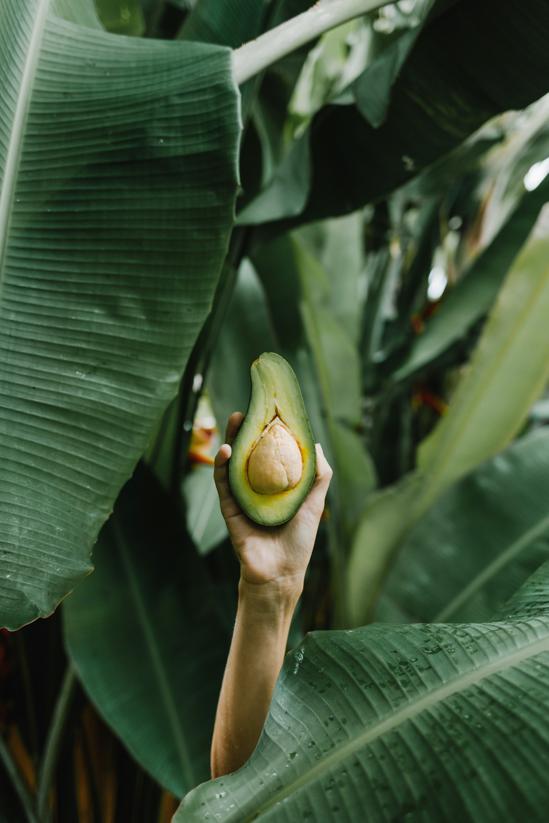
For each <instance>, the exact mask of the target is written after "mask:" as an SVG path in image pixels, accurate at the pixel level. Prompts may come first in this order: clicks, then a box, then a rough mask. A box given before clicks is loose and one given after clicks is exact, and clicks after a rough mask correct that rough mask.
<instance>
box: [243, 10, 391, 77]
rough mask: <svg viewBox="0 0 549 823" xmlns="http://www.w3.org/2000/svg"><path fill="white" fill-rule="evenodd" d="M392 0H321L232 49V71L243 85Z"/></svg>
mask: <svg viewBox="0 0 549 823" xmlns="http://www.w3.org/2000/svg"><path fill="white" fill-rule="evenodd" d="M389 2H390V0H319V2H318V3H316V4H315V5H314V6H312V8H310V9H308V10H307V11H304V12H303V13H302V14H298V15H297V16H296V17H293V18H292V19H291V20H287V21H286V22H285V23H282V24H281V25H280V26H277V27H276V28H275V29H272V30H271V31H267V32H265V34H262V35H261V36H260V37H258V38H257V39H256V40H252V41H251V42H250V43H245V44H244V45H243V46H240V48H239V49H236V50H235V51H234V52H233V74H234V78H235V80H236V82H237V84H238V85H239V86H240V85H242V84H243V83H245V82H246V80H249V79H250V78H251V77H253V76H254V75H255V74H258V72H260V71H263V69H266V68H267V67H268V66H270V65H272V64H273V63H276V61H277V60H280V58H281V57H285V56H286V55H287V54H290V53H291V52H292V51H295V50H296V49H298V48H299V47H300V46H303V45H305V43H308V42H309V41H311V40H314V39H315V38H316V37H319V36H320V35H321V34H324V33H325V32H327V31H330V29H334V28H336V26H340V25H341V24H342V23H347V22H348V21H349V20H352V19H353V18H354V17H360V16H361V15H362V14H366V13H367V12H369V11H374V10H375V9H378V8H380V7H381V6H386V5H388V3H389Z"/></svg>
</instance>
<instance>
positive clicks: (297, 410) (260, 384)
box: [229, 352, 316, 526]
mask: <svg viewBox="0 0 549 823" xmlns="http://www.w3.org/2000/svg"><path fill="white" fill-rule="evenodd" d="M250 376H251V381H252V390H251V395H250V402H249V404H248V410H247V412H246V417H245V419H244V422H243V423H242V426H241V427H240V429H239V431H238V434H237V436H236V438H235V440H234V442H233V445H232V455H231V459H230V461H229V485H230V487H231V491H232V493H233V495H234V497H235V499H236V501H237V503H238V505H239V506H240V508H241V509H242V511H243V512H244V514H246V515H247V517H249V518H250V520H253V521H254V523H258V524H260V525H261V526H280V525H282V524H283V523H287V522H288V520H291V519H292V517H293V516H294V515H295V514H296V512H297V510H298V509H299V507H300V506H301V504H302V503H303V501H304V499H305V497H306V496H307V494H308V492H309V490H310V488H311V486H312V484H313V482H314V479H315V475H316V452H315V441H314V437H313V433H312V431H311V425H310V423H309V418H308V416H307V411H306V409H305V404H304V402H303V397H302V395H301V389H300V388H299V383H298V381H297V377H296V376H295V373H294V371H293V369H292V367H291V366H290V364H289V363H288V362H287V361H286V360H285V359H284V358H283V357H281V356H280V355H279V354H275V353H273V352H265V353H264V354H262V355H261V356H260V357H258V358H257V360H254V362H253V363H252V366H251V369H250ZM277 415H278V417H280V419H281V420H282V421H283V422H284V423H285V424H286V426H287V427H288V429H289V430H290V431H291V433H292V435H293V436H294V438H295V439H296V441H297V443H298V445H299V448H300V451H301V457H302V459H303V474H302V476H301V480H300V481H299V483H298V484H297V486H295V487H294V488H293V489H289V490H288V491H285V492H281V493H279V494H273V495H266V494H257V492H255V491H254V490H253V489H252V488H251V486H250V484H249V482H248V458H249V456H250V453H251V452H252V450H253V448H254V446H255V444H256V442H257V440H258V439H259V437H260V436H261V433H262V432H263V430H264V429H265V427H266V426H268V424H269V423H270V422H271V420H273V418H274V417H276V416H277Z"/></svg>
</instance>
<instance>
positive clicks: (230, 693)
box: [211, 412, 332, 778]
mask: <svg viewBox="0 0 549 823" xmlns="http://www.w3.org/2000/svg"><path fill="white" fill-rule="evenodd" d="M242 420H243V416H242V414H240V412H235V413H234V414H232V415H231V416H230V418H229V422H228V425H227V434H226V441H227V442H226V443H224V444H223V445H222V446H221V448H220V449H219V451H218V453H217V455H216V458H215V468H214V476H215V483H216V486H217V491H218V493H219V501H220V505H221V511H222V514H223V517H224V518H225V522H226V524H227V528H228V530H229V535H230V538H231V541H232V544H233V546H234V549H235V552H236V555H237V558H238V560H239V562H240V582H239V586H238V609H237V614H236V621H235V626H234V631H233V638H232V642H231V648H230V651H229V657H228V660H227V665H226V668H225V675H224V677H223V684H222V687H221V694H220V697H219V703H218V706H217V715H216V719H215V727H214V733H213V740H212V750H211V771H212V777H214V778H215V777H221V776H222V775H224V774H228V773H229V772H233V771H236V769H239V768H240V767H241V766H242V765H243V764H244V763H245V762H246V761H247V760H248V758H249V757H250V755H251V754H252V752H253V750H254V749H255V747H256V744H257V741H258V740H259V736H260V734H261V731H262V729H263V725H264V723H265V719H266V717H267V713H268V711H269V706H270V703H271V698H272V694H273V690H274V686H275V683H276V680H277V678H278V675H279V673H280V669H281V667H282V662H283V659H284V654H285V651H286V643H287V640H288V632H289V629H290V622H291V620H292V615H293V613H294V609H295V607H296V605H297V601H298V600H299V597H300V595H301V592H302V590H303V581H304V578H305V571H306V569H307V566H308V564H309V560H310V557H311V554H312V551H313V547H314V543H315V538H316V533H317V531H318V524H319V522H320V517H321V515H322V512H323V510H324V500H325V498H326V493H327V491H328V486H329V485H330V479H331V477H332V470H331V468H330V466H329V465H328V462H327V460H326V458H325V457H324V454H323V452H322V448H321V447H320V445H319V444H317V445H316V457H317V476H316V479H315V482H314V485H313V487H312V489H311V491H310V492H309V494H308V496H307V498H306V499H305V501H304V502H303V504H302V506H301V508H300V509H299V511H298V512H297V514H296V515H295V517H293V518H292V520H290V522H289V523H286V524H285V525H284V526H278V527H275V528H271V529H265V528H260V527H258V526H256V525H255V524H254V523H252V522H251V521H250V520H248V518H247V517H246V516H245V515H244V514H243V513H242V511H241V510H240V508H239V507H238V505H237V503H236V501H235V500H234V498H233V496H232V494H231V491H230V488H229V482H228V477H227V462H228V460H229V458H230V456H231V446H230V444H231V442H232V441H233V439H234V437H235V435H236V432H237V431H238V428H239V427H240V424H241V423H242Z"/></svg>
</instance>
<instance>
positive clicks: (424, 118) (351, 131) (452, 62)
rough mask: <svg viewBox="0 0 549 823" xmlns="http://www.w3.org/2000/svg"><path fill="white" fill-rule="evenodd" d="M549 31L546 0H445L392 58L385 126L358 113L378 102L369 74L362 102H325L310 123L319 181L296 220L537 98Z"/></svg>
mask: <svg viewBox="0 0 549 823" xmlns="http://www.w3.org/2000/svg"><path fill="white" fill-rule="evenodd" d="M447 6H450V7H449V8H446V7H447ZM439 8H440V12H439ZM408 36H410V37H412V35H408ZM548 36H549V6H548V5H547V2H546V0H531V2H530V3H529V4H528V9H527V12H525V10H524V7H523V6H522V5H521V4H518V3H516V2H514V0H484V2H483V3H481V4H479V3H477V2H476V0H458V2H454V3H450V4H449V3H445V2H444V0H442V2H441V1H440V0H439V2H438V4H437V5H436V6H435V7H434V16H433V18H432V19H431V20H430V21H429V22H428V23H427V25H426V26H425V27H424V29H423V30H422V31H421V33H420V34H419V36H418V37H417V40H416V41H415V43H414V45H413V48H412V49H411V52H410V53H409V55H408V57H407V60H406V63H405V64H404V66H403V67H402V66H401V65H398V60H397V59H396V57H395V58H394V59H393V58H392V59H391V60H389V61H388V62H387V64H386V65H384V66H382V68H381V69H380V71H382V73H383V74H384V75H385V74H386V76H387V78H388V81H389V82H391V72H392V71H393V68H394V67H395V65H397V66H398V70H399V72H400V74H399V76H398V78H397V79H396V82H395V83H394V85H393V86H392V95H391V101H390V104H389V106H388V109H387V112H386V116H385V119H384V121H383V123H382V124H381V125H380V126H379V127H378V128H374V127H373V126H372V125H370V124H369V123H368V122H367V121H366V119H365V118H364V117H363V115H362V114H361V113H360V111H359V109H360V108H362V109H363V110H364V111H370V110H374V109H375V105H374V104H375V99H376V96H377V90H378V88H379V78H374V77H371V78H370V80H369V79H368V76H367V75H366V77H365V79H364V82H363V83H362V84H357V86H356V103H357V105H356V106H351V105H347V106H338V105H332V106H327V107H325V108H324V109H323V110H322V111H321V112H320V113H319V114H318V115H317V117H316V118H315V120H314V121H313V124H312V129H311V162H312V167H313V176H312V184H311V187H310V193H309V198H308V203H307V206H306V208H305V210H304V212H303V213H302V215H301V216H300V217H299V218H297V219H296V220H294V221H293V223H296V222H299V221H305V222H307V221H310V220H314V219H318V218H321V217H326V216H333V215H336V214H343V213H347V212H350V211H353V210H355V209H357V208H358V207H359V206H362V205H363V204H364V203H368V202H371V201H373V200H376V199H379V198H380V197H382V196H385V195H387V194H388V193H390V192H391V191H393V190H394V189H395V188H397V187H398V186H399V185H401V184H402V183H404V182H405V181H406V180H409V179H410V178H411V177H413V176H415V175H416V174H417V172H418V171H420V170H421V169H422V168H425V167H426V166H428V165H430V164H431V163H433V162H434V161H435V160H437V159H438V158H440V157H443V156H444V155H445V154H447V153H448V152H449V151H451V150H452V149H453V148H455V147H456V146H458V145H459V144H460V143H461V142H462V141H463V140H464V139H465V138H466V137H467V136H468V135H470V134H472V133H473V132H474V131H476V129H478V128H479V127H480V126H481V125H482V124H483V123H485V122H486V121H487V120H489V119H490V118H491V117H493V116H494V115H496V114H498V113H499V112H502V111H506V110H508V109H522V108H524V107H525V106H527V105H529V104H530V103H532V102H533V101H534V100H537V99H538V98H540V97H541V96H542V95H543V94H545V93H546V92H547V81H546V78H547V74H548V72H549V51H548V49H547V48H546V42H547V37H548ZM487 44H489V48H487ZM395 61H396V62H395ZM517 66H520V71H517V70H516V68H517ZM368 71H372V69H367V70H366V72H368ZM374 81H377V82H374ZM363 96H365V98H366V99H363ZM382 113H383V111H382ZM335 158H337V162H334V159H335Z"/></svg>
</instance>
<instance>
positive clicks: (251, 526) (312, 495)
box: [214, 412, 332, 595]
mask: <svg viewBox="0 0 549 823" xmlns="http://www.w3.org/2000/svg"><path fill="white" fill-rule="evenodd" d="M243 419H244V416H243V415H242V414H241V413H240V412H234V413H233V414H231V416H230V417H229V420H228V423H227V431H226V435H225V440H226V442H225V443H223V445H222V446H221V447H220V449H219V451H218V452H217V455H216V457H215V467H214V478H215V484H216V486H217V491H218V494H219V502H220V506H221V513H222V514H223V517H224V518H225V523H226V524H227V529H228V531H229V536H230V538H231V541H232V544H233V546H234V549H235V552H236V554H237V557H238V559H239V561H240V571H241V582H242V583H244V584H246V585H248V586H253V587H254V589H255V590H256V591H257V590H259V589H261V590H262V591H263V590H269V591H271V590H272V591H273V592H276V593H281V594H285V593H287V592H290V593H292V594H296V593H297V594H298V595H299V593H301V589H302V588H303V580H304V577H305V571H306V569H307V566H308V564H309V560H310V557H311V554H312V551H313V547H314V543H315V539H316V534H317V531H318V524H319V522H320V518H321V515H322V512H323V511H324V501H325V498H326V493H327V491H328V487H329V485H330V480H331V478H332V469H331V468H330V466H329V464H328V461H327V460H326V458H325V457H324V453H323V451H322V447H321V446H320V444H319V443H317V444H316V447H315V448H316V461H317V469H316V472H317V473H316V478H315V481H314V484H313V486H312V488H311V490H310V492H309V494H308V495H307V497H306V498H305V500H304V501H303V503H302V505H301V507H300V508H299V510H298V511H297V513H296V515H295V516H294V517H293V518H292V519H291V520H290V521H289V522H288V523H285V524H284V525H283V526H275V527H270V528H267V527H265V526H258V525H256V524H255V523H253V522H252V521H251V520H249V519H248V518H247V517H246V515H245V514H244V513H243V512H242V510H241V509H240V507H239V506H238V504H237V502H236V500H235V499H234V497H233V495H232V493H231V489H230V486H229V479H228V466H227V464H228V461H229V458H230V456H231V443H232V442H233V440H234V438H235V436H236V433H237V431H238V429H239V428H240V425H241V424H242V421H243ZM256 587H257V589H256Z"/></svg>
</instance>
